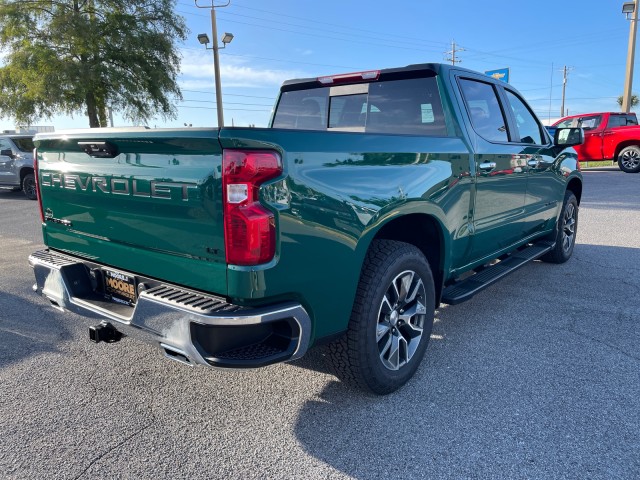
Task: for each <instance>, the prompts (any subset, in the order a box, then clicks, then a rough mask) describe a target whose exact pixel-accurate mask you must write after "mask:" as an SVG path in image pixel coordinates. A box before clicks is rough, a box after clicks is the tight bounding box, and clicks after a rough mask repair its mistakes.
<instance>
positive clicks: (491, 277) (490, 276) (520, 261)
mask: <svg viewBox="0 0 640 480" xmlns="http://www.w3.org/2000/svg"><path fill="white" fill-rule="evenodd" d="M553 247H554V243H553V242H538V243H534V244H533V245H530V246H528V247H525V248H524V249H522V250H516V251H515V252H514V253H512V254H510V255H509V256H508V257H507V258H505V259H504V260H502V261H500V262H498V263H496V264H494V265H491V266H490V267H487V268H485V269H483V270H481V271H480V272H478V273H475V274H473V275H471V276H470V277H467V278H465V279H464V280H461V281H459V282H457V283H454V284H453V285H450V286H448V287H446V288H445V289H444V291H443V292H442V302H443V303H448V304H449V305H456V304H458V303H462V302H465V301H467V300H469V299H471V298H472V297H473V296H474V295H475V294H476V293H478V292H480V291H482V290H484V289H485V288H487V287H488V286H489V285H492V284H493V283H495V282H497V281H498V280H500V279H502V278H504V277H506V276H507V275H509V274H510V273H512V272H515V271H516V270H517V269H518V268H520V267H522V266H523V265H526V264H527V263H529V262H532V261H533V260H535V259H537V258H540V257H541V256H542V255H544V254H545V253H547V252H548V251H549V250H551V249H552V248H553Z"/></svg>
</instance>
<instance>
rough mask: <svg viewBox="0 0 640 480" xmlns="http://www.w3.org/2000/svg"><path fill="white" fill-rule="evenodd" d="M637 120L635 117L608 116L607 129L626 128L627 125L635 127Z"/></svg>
mask: <svg viewBox="0 0 640 480" xmlns="http://www.w3.org/2000/svg"><path fill="white" fill-rule="evenodd" d="M637 124H638V120H637V119H636V117H635V115H610V116H609V122H608V123H607V128H614V127H626V126H627V125H637Z"/></svg>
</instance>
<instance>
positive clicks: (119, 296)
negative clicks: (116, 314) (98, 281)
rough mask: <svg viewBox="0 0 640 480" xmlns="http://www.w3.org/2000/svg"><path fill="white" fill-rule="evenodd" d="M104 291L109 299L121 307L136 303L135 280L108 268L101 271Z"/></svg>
mask: <svg viewBox="0 0 640 480" xmlns="http://www.w3.org/2000/svg"><path fill="white" fill-rule="evenodd" d="M102 273H103V278H104V291H105V293H106V295H107V297H108V298H109V299H111V300H112V301H114V302H116V303H121V304H123V305H133V304H135V303H136V279H135V277H134V276H133V275H129V274H126V273H122V272H117V271H115V270H110V269H108V268H103V269H102Z"/></svg>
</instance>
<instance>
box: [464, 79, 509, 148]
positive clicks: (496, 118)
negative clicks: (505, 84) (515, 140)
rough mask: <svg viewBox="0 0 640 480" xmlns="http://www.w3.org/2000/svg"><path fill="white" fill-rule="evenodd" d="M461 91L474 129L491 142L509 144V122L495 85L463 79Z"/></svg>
mask: <svg viewBox="0 0 640 480" xmlns="http://www.w3.org/2000/svg"><path fill="white" fill-rule="evenodd" d="M460 89H461V91H462V95H463V97H464V101H465V104H466V106H467V111H468V112H469V117H470V118H471V124H472V125H473V129H474V130H475V131H476V132H477V133H478V134H479V135H480V136H481V137H483V138H485V139H486V140H489V141H490V142H508V141H509V138H508V135H507V128H506V125H507V122H506V121H505V118H504V114H503V112H502V108H501V107H500V101H499V100H498V95H497V93H496V91H495V89H494V87H493V85H491V84H490V83H484V82H480V81H476V80H470V79H468V78H461V79H460Z"/></svg>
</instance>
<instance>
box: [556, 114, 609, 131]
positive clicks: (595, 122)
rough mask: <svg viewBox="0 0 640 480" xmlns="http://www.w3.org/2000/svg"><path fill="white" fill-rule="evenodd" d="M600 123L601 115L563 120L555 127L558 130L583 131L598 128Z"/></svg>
mask: <svg viewBox="0 0 640 480" xmlns="http://www.w3.org/2000/svg"><path fill="white" fill-rule="evenodd" d="M601 121H602V115H588V116H586V117H573V118H568V119H567V120H563V121H562V122H560V123H558V125H556V126H557V127H559V128H568V127H581V128H583V129H584V130H593V129H594V128H598V126H599V125H600V122H601Z"/></svg>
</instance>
